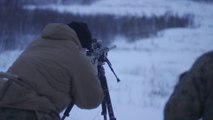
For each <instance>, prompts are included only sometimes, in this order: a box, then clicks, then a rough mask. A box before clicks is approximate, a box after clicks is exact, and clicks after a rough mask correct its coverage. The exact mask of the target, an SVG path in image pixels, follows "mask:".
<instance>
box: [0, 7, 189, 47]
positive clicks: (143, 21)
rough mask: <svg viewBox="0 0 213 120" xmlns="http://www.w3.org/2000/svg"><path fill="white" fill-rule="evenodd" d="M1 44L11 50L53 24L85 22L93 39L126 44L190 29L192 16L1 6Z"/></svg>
mask: <svg viewBox="0 0 213 120" xmlns="http://www.w3.org/2000/svg"><path fill="white" fill-rule="evenodd" d="M0 11H1V12H0V28H1V29H0V43H1V46H2V44H4V45H3V46H4V47H5V48H14V43H20V42H27V40H26V41H25V40H24V39H25V38H21V37H23V36H26V35H34V36H37V35H39V34H40V33H41V31H42V28H43V27H44V26H45V25H46V24H48V23H52V22H60V23H69V22H70V21H83V22H86V23H88V25H89V28H90V29H91V31H92V33H93V36H94V37H96V38H97V39H102V40H103V41H104V42H105V43H110V42H111V40H113V38H114V37H115V36H116V35H121V36H124V37H126V38H127V39H128V40H129V41H134V40H136V39H139V38H144V37H149V36H153V35H156V33H157V32H158V31H160V30H163V29H168V28H174V27H189V26H190V25H192V16H191V15H185V16H178V15H174V14H172V13H169V12H168V13H165V14H164V15H162V16H151V17H146V16H141V17H139V16H115V15H107V14H100V15H79V14H71V13H60V12H57V11H51V10H41V9H36V10H25V9H22V8H21V7H0Z"/></svg>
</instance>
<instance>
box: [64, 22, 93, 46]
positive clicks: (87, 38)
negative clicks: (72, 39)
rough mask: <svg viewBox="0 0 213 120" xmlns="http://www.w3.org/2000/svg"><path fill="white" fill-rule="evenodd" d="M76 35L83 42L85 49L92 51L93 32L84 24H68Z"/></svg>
mask: <svg viewBox="0 0 213 120" xmlns="http://www.w3.org/2000/svg"><path fill="white" fill-rule="evenodd" d="M68 26H69V27H71V28H72V29H73V30H74V31H75V32H76V33H77V36H78V38H79V40H80V42H81V45H82V47H83V48H87V49H91V44H92V35H91V32H90V30H89V28H88V26H87V24H86V23H84V22H77V21H73V22H71V23H69V24H68Z"/></svg>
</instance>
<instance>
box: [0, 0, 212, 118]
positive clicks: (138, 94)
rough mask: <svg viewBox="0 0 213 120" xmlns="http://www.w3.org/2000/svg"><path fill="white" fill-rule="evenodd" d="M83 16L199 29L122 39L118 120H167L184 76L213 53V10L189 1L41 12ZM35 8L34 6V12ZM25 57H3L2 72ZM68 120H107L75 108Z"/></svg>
mask: <svg viewBox="0 0 213 120" xmlns="http://www.w3.org/2000/svg"><path fill="white" fill-rule="evenodd" d="M41 7H43V8H45V9H47V8H48V9H49V8H51V9H57V10H59V11H67V12H72V13H76V14H77V13H79V14H114V15H147V16H151V15H162V14H164V13H165V12H168V11H170V12H171V13H175V14H180V15H185V14H193V15H194V18H195V19H194V21H195V26H196V27H194V28H176V29H168V30H165V31H161V32H160V33H158V35H157V37H153V38H147V39H145V40H144V39H143V40H138V41H137V42H134V43H127V42H125V38H123V37H120V36H118V37H117V38H116V40H115V42H114V43H112V44H115V45H117V48H116V49H113V50H112V51H110V52H109V55H108V57H109V59H110V61H111V63H112V67H113V68H114V70H115V72H116V73H117V75H118V77H119V78H120V79H121V82H120V83H117V82H116V79H115V77H114V75H113V74H112V72H111V71H110V70H109V68H108V66H105V68H106V76H107V80H108V84H109V90H110V95H111V99H112V104H113V107H114V112H115V117H116V118H117V120H142V119H146V120H163V108H164V105H165V102H166V101H167V99H168V97H169V95H170V94H171V92H172V90H173V87H174V85H175V84H176V82H177V80H178V76H179V74H181V73H182V72H184V71H186V70H188V69H189V68H190V67H191V65H192V64H193V62H194V61H195V59H196V58H197V57H199V56H200V55H201V54H203V53H205V52H207V51H209V50H213V22H212V21H213V13H212V12H211V11H213V4H205V3H196V2H192V1H188V0H129V1H127V0H101V1H99V2H97V3H94V4H93V5H91V6H78V5H73V6H68V5H66V6H54V5H51V6H41ZM31 8H33V6H31ZM19 53H20V51H11V52H4V53H2V54H0V70H6V69H7V68H8V67H9V66H10V65H11V63H12V61H14V60H15V58H16V57H17V56H18V54H19ZM66 119H67V120H102V119H103V118H102V116H101V107H98V108H97V109H93V110H81V109H79V108H77V107H74V108H73V110H72V111H71V115H70V117H68V118H66Z"/></svg>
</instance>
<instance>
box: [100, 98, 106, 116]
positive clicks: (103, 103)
mask: <svg viewBox="0 0 213 120" xmlns="http://www.w3.org/2000/svg"><path fill="white" fill-rule="evenodd" d="M101 115H103V117H104V120H107V109H106V102H105V100H104V101H103V102H102V112H101Z"/></svg>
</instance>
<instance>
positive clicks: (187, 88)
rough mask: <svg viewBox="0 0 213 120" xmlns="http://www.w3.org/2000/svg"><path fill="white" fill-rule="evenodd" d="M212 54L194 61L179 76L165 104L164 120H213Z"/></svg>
mask: <svg viewBox="0 0 213 120" xmlns="http://www.w3.org/2000/svg"><path fill="white" fill-rule="evenodd" d="M212 100H213V52H209V53H206V54H204V55H202V56H201V57H200V58H198V59H197V60H196V62H195V63H194V65H193V66H192V68H191V69H190V70H189V71H188V72H185V73H184V74H182V75H181V76H180V79H179V82H178V84H177V85H176V86H175V89H174V91H173V93H172V95H171V96H170V98H169V100H168V102H167V103H166V106H165V109H164V120H198V119H199V118H203V120H213V116H212V115H213V102H212Z"/></svg>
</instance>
